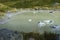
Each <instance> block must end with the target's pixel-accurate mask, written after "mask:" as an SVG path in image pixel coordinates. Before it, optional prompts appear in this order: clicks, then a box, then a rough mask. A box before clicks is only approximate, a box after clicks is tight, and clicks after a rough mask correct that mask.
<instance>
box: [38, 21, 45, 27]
mask: <svg viewBox="0 0 60 40" xmlns="http://www.w3.org/2000/svg"><path fill="white" fill-rule="evenodd" d="M45 25H46V24H45V23H44V22H39V23H38V26H39V27H42V26H45Z"/></svg>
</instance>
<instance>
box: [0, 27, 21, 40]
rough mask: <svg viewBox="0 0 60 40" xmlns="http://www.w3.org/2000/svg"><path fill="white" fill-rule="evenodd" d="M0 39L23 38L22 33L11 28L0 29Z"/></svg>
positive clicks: (14, 39) (12, 39)
mask: <svg viewBox="0 0 60 40" xmlns="http://www.w3.org/2000/svg"><path fill="white" fill-rule="evenodd" d="M0 40H22V34H21V33H19V32H17V31H12V30H9V29H5V28H4V29H0Z"/></svg>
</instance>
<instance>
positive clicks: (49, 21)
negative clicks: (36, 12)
mask: <svg viewBox="0 0 60 40" xmlns="http://www.w3.org/2000/svg"><path fill="white" fill-rule="evenodd" d="M44 22H45V23H46V24H53V23H54V21H53V20H44Z"/></svg>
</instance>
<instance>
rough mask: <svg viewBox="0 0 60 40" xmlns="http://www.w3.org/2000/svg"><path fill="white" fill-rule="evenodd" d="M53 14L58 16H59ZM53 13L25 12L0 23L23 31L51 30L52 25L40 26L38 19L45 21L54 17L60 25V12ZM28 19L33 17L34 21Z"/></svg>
mask: <svg viewBox="0 0 60 40" xmlns="http://www.w3.org/2000/svg"><path fill="white" fill-rule="evenodd" d="M53 15H55V16H57V18H56V17H55V16H53ZM53 15H51V14H50V13H48V12H40V13H36V14H33V12H25V13H22V14H20V15H16V16H14V17H12V18H11V20H10V21H9V22H7V23H5V24H0V28H9V29H12V30H17V31H21V32H38V30H40V29H42V30H46V31H50V30H51V28H50V27H47V26H46V27H42V28H39V27H38V24H37V23H38V21H43V20H45V19H52V20H54V22H55V23H54V24H58V25H60V17H59V16H60V13H58V12H55V13H54V14H53ZM28 19H32V22H29V21H28ZM41 32H42V31H41Z"/></svg>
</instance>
